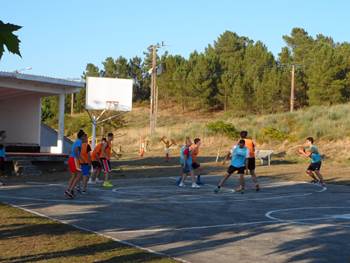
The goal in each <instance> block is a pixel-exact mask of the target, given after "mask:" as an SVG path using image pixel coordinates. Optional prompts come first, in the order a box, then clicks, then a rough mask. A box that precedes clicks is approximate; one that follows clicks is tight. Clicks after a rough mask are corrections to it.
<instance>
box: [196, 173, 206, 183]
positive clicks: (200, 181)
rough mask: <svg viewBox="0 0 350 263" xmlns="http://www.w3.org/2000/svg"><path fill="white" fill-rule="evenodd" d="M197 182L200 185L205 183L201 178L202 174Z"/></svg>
mask: <svg viewBox="0 0 350 263" xmlns="http://www.w3.org/2000/svg"><path fill="white" fill-rule="evenodd" d="M196 184H198V185H203V184H204V183H203V182H202V180H201V176H200V175H198V176H197V182H196Z"/></svg>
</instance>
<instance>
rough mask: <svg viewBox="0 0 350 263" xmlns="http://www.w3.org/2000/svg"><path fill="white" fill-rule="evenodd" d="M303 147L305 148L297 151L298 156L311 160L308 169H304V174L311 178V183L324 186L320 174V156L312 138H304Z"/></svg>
mask: <svg viewBox="0 0 350 263" xmlns="http://www.w3.org/2000/svg"><path fill="white" fill-rule="evenodd" d="M305 146H306V147H305V148H301V149H299V153H300V155H302V156H304V157H307V158H310V160H311V163H310V165H309V167H308V168H307V169H306V174H307V175H309V176H310V177H311V178H312V183H320V184H321V185H322V186H324V185H325V183H324V181H323V177H322V175H321V173H320V170H321V165H322V156H321V154H320V153H319V151H318V148H317V146H316V145H314V138H312V137H308V138H306V143H305ZM315 174H316V176H317V178H316V176H315Z"/></svg>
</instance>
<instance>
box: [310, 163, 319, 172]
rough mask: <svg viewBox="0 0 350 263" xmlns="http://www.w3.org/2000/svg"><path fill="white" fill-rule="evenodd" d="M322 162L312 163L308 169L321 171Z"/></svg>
mask: <svg viewBox="0 0 350 263" xmlns="http://www.w3.org/2000/svg"><path fill="white" fill-rule="evenodd" d="M321 165H322V162H317V163H310V165H309V167H308V168H307V170H308V171H313V172H314V171H319V170H321Z"/></svg>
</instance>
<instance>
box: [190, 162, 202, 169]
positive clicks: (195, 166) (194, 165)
mask: <svg viewBox="0 0 350 263" xmlns="http://www.w3.org/2000/svg"><path fill="white" fill-rule="evenodd" d="M199 167H201V165H200V164H199V163H197V162H193V163H192V168H193V170H196V169H198V168H199Z"/></svg>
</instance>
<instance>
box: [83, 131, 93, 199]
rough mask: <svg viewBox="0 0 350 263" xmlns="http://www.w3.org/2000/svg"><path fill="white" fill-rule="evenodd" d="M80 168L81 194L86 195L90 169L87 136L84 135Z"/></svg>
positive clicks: (89, 148) (89, 151)
mask: <svg viewBox="0 0 350 263" xmlns="http://www.w3.org/2000/svg"><path fill="white" fill-rule="evenodd" d="M80 166H81V173H82V175H83V191H82V192H81V193H82V194H86V188H87V182H88V179H89V176H90V169H91V147H90V145H89V143H88V136H87V134H84V136H83V137H82V146H81V151H80Z"/></svg>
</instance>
